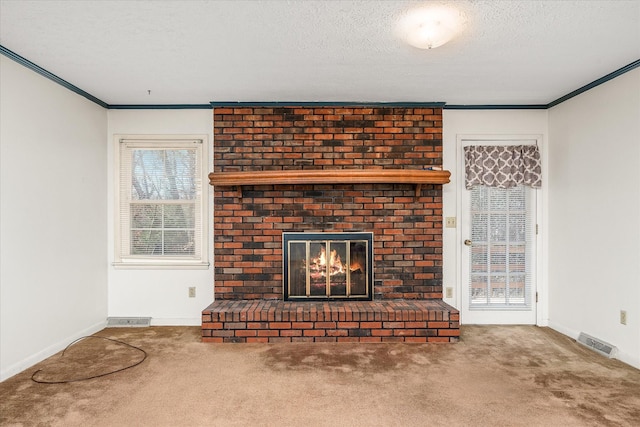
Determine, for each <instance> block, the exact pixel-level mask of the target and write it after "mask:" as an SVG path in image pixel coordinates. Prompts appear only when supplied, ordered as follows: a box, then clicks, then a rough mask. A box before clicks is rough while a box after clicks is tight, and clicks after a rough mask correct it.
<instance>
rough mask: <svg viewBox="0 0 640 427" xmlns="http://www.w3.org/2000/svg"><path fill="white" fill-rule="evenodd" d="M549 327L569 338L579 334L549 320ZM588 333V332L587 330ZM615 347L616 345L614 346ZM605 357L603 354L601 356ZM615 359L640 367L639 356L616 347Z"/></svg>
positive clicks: (574, 337) (575, 338) (575, 337)
mask: <svg viewBox="0 0 640 427" xmlns="http://www.w3.org/2000/svg"><path fill="white" fill-rule="evenodd" d="M549 328H551V329H553V330H554V331H556V332H560V333H561V334H562V335H566V336H568V337H569V338H571V339H574V340H577V339H578V335H580V331H575V330H573V329H570V328H566V327H564V326H562V325H559V324H557V323H555V322H549ZM587 333H588V332H587ZM616 347H617V346H616ZM603 357H605V356H603ZM614 358H615V359H616V360H619V361H621V362H622V363H626V364H627V365H629V366H633V367H634V368H636V369H640V358H639V357H638V356H634V355H632V354H629V353H626V352H624V351H622V350H620V348H619V347H618V351H617V353H616V355H615V357H614Z"/></svg>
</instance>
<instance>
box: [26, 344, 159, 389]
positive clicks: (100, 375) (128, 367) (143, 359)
mask: <svg viewBox="0 0 640 427" xmlns="http://www.w3.org/2000/svg"><path fill="white" fill-rule="evenodd" d="M86 338H99V339H103V340H107V341H112V342H115V343H117V344H122V345H126V346H127V347H131V348H133V349H134V350H138V351H140V352H142V354H143V357H142V359H141V360H139V361H138V362H136V363H133V364H131V365H128V366H125V367H124V368H120V369H116V370H114V371H110V372H106V373H104V374H99V375H93V376H90V377H83V378H76V379H72V380H64V381H47V380H38V379H36V378H35V377H36V375H37V374H38V372H41V371H42V369H38V370H37V371H35V372H34V373H33V375H31V380H32V381H34V382H36V383H38V384H67V383H74V382H78V381H86V380H92V379H95V378H100V377H104V376H107V375H111V374H115V373H117V372H122V371H125V370H127V369H131V368H133V367H136V366H138V365H139V364H141V363H142V362H144V361H145V359H146V358H147V352H146V351H144V350H143V349H141V348H140V347H136V346H135V345H131V344H128V343H126V342H124V341H119V340H114V339H112V338H107V337H101V336H97V335H89V336H86V337H82V338H78V339H77V340H75V341H73V342H72V343H71V344H69V345H68V346H66V347H65V349H64V350H63V351H62V354H61V355H60V357H64V353H65V352H66V351H67V350H68V349H69V347H71V346H72V345H74V344H76V343H77V342H79V341H82V340H84V339H86Z"/></svg>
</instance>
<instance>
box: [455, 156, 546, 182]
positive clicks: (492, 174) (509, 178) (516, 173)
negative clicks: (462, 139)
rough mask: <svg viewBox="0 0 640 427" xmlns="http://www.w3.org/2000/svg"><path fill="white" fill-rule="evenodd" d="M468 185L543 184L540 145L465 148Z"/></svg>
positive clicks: (466, 180)
mask: <svg viewBox="0 0 640 427" xmlns="http://www.w3.org/2000/svg"><path fill="white" fill-rule="evenodd" d="M464 169H465V187H466V188H467V189H471V188H473V187H475V186H477V185H484V186H487V187H497V188H511V187H515V186H517V185H520V184H522V185H528V186H530V187H532V188H540V187H541V186H542V167H541V165H540V151H539V150H538V146H537V145H471V146H467V147H464Z"/></svg>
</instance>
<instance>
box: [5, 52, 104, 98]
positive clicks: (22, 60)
mask: <svg viewBox="0 0 640 427" xmlns="http://www.w3.org/2000/svg"><path fill="white" fill-rule="evenodd" d="M0 53H1V54H3V55H4V56H6V57H7V58H9V59H12V60H14V61H16V62H17V63H18V64H21V65H23V66H25V67H27V68H28V69H30V70H31V71H35V72H36V73H38V74H40V75H41V76H43V77H46V78H47V79H49V80H51V81H53V82H55V83H58V84H59V85H60V86H62V87H65V88H67V89H69V90H70V91H71V92H75V93H77V94H78V95H80V96H84V97H85V98H87V99H88V100H89V101H91V102H95V103H96V104H98V105H99V106H101V107H104V108H109V104H107V103H106V102H104V101H102V100H101V99H98V98H96V97H95V96H93V95H91V94H90V93H87V92H85V91H84V90H82V89H80V88H79V87H77V86H75V85H72V84H71V83H69V82H68V81H66V80H64V79H62V78H60V77H58V76H56V75H55V74H53V73H51V72H49V71H47V70H45V69H44V68H42V67H40V66H39V65H36V64H34V63H33V62H31V61H29V60H28V59H26V58H24V57H22V56H20V55H18V54H17V53H15V52H13V51H11V50H9V49H7V48H6V47H4V46H2V45H0Z"/></svg>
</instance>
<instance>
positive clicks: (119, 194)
mask: <svg viewBox="0 0 640 427" xmlns="http://www.w3.org/2000/svg"><path fill="white" fill-rule="evenodd" d="M125 143H126V144H130V145H133V146H136V147H140V148H154V147H159V148H160V147H162V148H169V149H171V148H176V149H178V148H184V147H187V146H188V147H190V148H192V147H193V146H194V145H195V146H196V148H197V150H196V153H197V160H196V161H197V165H196V170H197V171H198V172H197V173H198V175H199V176H198V177H196V179H198V178H199V184H200V185H199V191H198V197H197V199H196V216H198V215H199V217H200V218H199V220H200V221H199V224H200V227H199V233H196V239H195V244H196V248H195V254H194V256H180V257H177V256H167V255H158V256H149V255H145V256H140V255H131V254H130V252H129V250H128V249H127V247H128V246H129V243H128V242H129V232H130V231H129V230H130V229H129V227H130V218H129V216H128V214H127V213H126V212H129V209H128V208H127V206H129V201H130V200H131V194H130V192H131V185H130V184H126V183H124V182H123V180H126V179H127V176H128V177H129V179H130V176H131V175H130V174H131V171H126V172H123V171H121V166H122V159H121V156H122V155H123V153H124V152H125V148H124V147H123V144H125ZM207 159H208V136H207V135H114V176H115V186H114V196H115V203H114V219H115V220H114V231H115V241H114V250H115V257H114V262H113V266H114V267H115V268H132V269H135V268H153V269H158V268H159V269H163V268H167V269H183V268H185V269H206V268H209V257H208V230H209V227H208V223H209V218H208V217H207V214H208V208H207V207H208V194H209V191H208V187H207V186H208V182H209V181H208V177H207V174H208V172H207V170H206V165H207ZM123 204H124V205H123ZM198 234H199V236H198Z"/></svg>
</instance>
